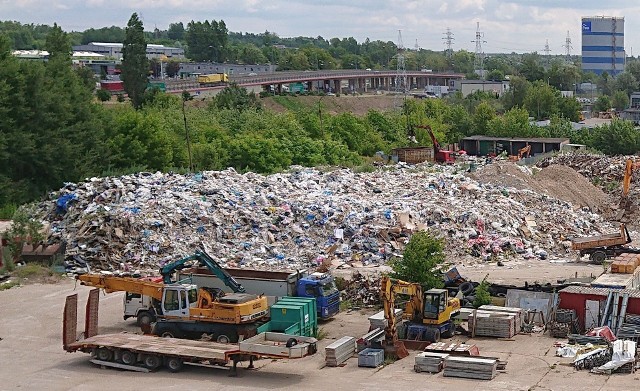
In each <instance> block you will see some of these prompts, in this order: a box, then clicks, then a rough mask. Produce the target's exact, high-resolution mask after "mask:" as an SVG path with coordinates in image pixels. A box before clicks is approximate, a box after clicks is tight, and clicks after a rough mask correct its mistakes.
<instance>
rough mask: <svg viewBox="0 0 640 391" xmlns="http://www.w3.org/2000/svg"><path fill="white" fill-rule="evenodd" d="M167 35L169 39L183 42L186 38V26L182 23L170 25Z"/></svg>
mask: <svg viewBox="0 0 640 391" xmlns="http://www.w3.org/2000/svg"><path fill="white" fill-rule="evenodd" d="M167 35H168V37H169V39H173V40H176V41H181V40H182V39H183V38H184V25H183V24H182V22H178V23H170V24H169V30H168V31H167Z"/></svg>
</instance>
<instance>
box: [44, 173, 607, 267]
mask: <svg viewBox="0 0 640 391" xmlns="http://www.w3.org/2000/svg"><path fill="white" fill-rule="evenodd" d="M36 214H37V216H36V217H38V218H40V219H41V220H43V221H44V222H45V223H46V224H47V225H48V226H49V242H65V243H66V259H67V262H68V263H67V266H68V270H69V271H73V272H83V271H85V270H86V269H89V270H91V271H97V270H108V271H127V272H133V271H140V272H142V273H143V274H144V273H145V272H156V271H157V268H158V266H161V265H163V264H164V263H166V262H169V261H173V260H175V259H177V258H179V257H182V256H184V255H188V254H192V253H193V251H194V250H195V249H196V248H197V247H198V246H201V245H204V246H205V247H207V248H209V250H210V251H211V252H210V253H211V254H212V256H215V257H217V259H218V260H219V261H220V262H221V263H222V264H226V265H227V266H229V267H245V268H258V269H294V268H302V267H314V266H318V265H321V264H326V262H327V261H328V260H330V261H331V262H332V263H333V264H336V263H337V264H354V263H355V264H357V265H362V266H368V265H369V266H370V265H383V264H385V262H386V261H387V260H388V259H390V258H391V257H394V256H398V255H400V254H401V253H402V251H403V248H404V246H405V244H406V243H407V242H408V240H409V238H410V236H411V234H412V233H413V232H415V231H416V230H421V229H431V230H433V231H434V232H436V233H438V234H440V235H441V236H442V237H444V238H445V241H446V251H447V255H448V257H449V258H450V259H451V260H452V261H453V262H457V261H459V260H461V259H462V258H472V259H478V260H479V261H483V260H488V259H496V258H497V259H501V258H504V257H516V258H519V259H523V258H524V259H527V258H540V259H547V258H553V257H565V256H567V252H568V251H569V250H568V248H569V247H570V245H569V243H568V241H567V237H569V236H572V235H594V234H598V233H602V232H605V231H607V232H608V231H610V230H612V227H611V226H610V225H609V224H607V223H605V222H603V221H602V219H601V217H600V216H599V215H598V214H596V213H593V212H591V211H589V210H585V209H581V208H577V207H574V206H573V205H572V204H571V203H568V202H565V201H561V200H558V199H555V198H553V197H550V196H549V195H547V194H539V193H537V192H535V191H532V190H527V189H515V188H508V187H504V186H500V185H495V184H481V183H478V182H476V181H475V180H473V179H471V178H469V177H468V176H467V175H466V174H465V172H464V167H463V166H461V165H453V166H445V165H436V166H434V165H430V164H424V165H419V166H408V165H405V164H398V165H395V166H392V167H382V168H379V169H378V170H377V171H375V172H371V173H356V172H353V171H351V170H349V169H335V170H333V171H328V172H324V171H320V170H318V169H312V168H303V167H292V168H291V169H290V170H289V171H288V172H286V173H279V174H273V175H268V176H263V175H259V174H255V173H246V174H239V173H237V172H236V171H235V170H233V169H227V170H224V171H216V172H214V171H207V172H202V173H198V174H194V175H180V174H175V173H167V174H163V173H146V172H143V173H138V174H134V175H125V176H121V177H105V178H91V179H88V180H86V181H85V182H82V183H77V184H71V183H69V184H67V185H66V186H64V187H63V188H62V189H60V190H59V191H57V192H55V193H52V194H51V195H50V197H49V200H47V201H44V202H42V203H40V204H39V206H38V208H37V212H36Z"/></svg>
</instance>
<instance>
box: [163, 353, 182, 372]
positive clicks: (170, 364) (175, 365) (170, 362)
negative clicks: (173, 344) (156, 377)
mask: <svg viewBox="0 0 640 391" xmlns="http://www.w3.org/2000/svg"><path fill="white" fill-rule="evenodd" d="M165 366H166V367H167V369H168V370H170V371H171V372H174V373H175V372H180V371H181V370H182V367H183V366H184V363H183V362H182V359H181V358H180V357H169V358H167V362H166V363H165Z"/></svg>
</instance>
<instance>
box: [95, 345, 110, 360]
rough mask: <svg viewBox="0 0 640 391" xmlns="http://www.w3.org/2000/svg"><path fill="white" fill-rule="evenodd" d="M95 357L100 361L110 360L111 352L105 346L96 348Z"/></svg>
mask: <svg viewBox="0 0 640 391" xmlns="http://www.w3.org/2000/svg"><path fill="white" fill-rule="evenodd" d="M96 358H97V359H98V360H100V361H111V359H112V358H113V352H112V351H111V350H109V349H107V348H98V350H96Z"/></svg>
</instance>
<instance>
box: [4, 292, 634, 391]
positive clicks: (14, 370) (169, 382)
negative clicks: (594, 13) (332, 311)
mask: <svg viewBox="0 0 640 391" xmlns="http://www.w3.org/2000/svg"><path fill="white" fill-rule="evenodd" d="M88 291H89V288H87V287H84V286H79V285H78V286H75V284H74V282H73V281H71V280H64V281H62V282H61V283H59V284H55V285H44V284H34V285H27V286H23V287H17V288H12V289H9V290H5V291H1V292H0V338H2V340H0V379H1V380H0V390H104V389H111V390H118V391H121V390H151V389H153V390H174V389H175V390H181V391H182V390H201V389H202V390H205V389H212V388H215V389H216V390H256V389H278V390H300V389H308V390H316V389H317V390H320V389H323V390H325V389H331V390H365V389H366V390H382V389H384V390H389V389H391V390H396V389H397V390H402V389H404V390H410V389H416V388H419V389H423V390H442V391H448V390H452V391H453V390H553V391H562V390H567V391H568V390H571V391H575V390H579V389H584V390H616V391H619V390H631V389H635V388H636V387H637V385H638V380H639V377H638V376H637V375H635V374H631V375H629V374H626V375H625V374H616V375H612V376H604V375H593V374H589V373H587V372H585V371H580V372H578V371H575V370H574V369H573V368H572V367H571V366H570V365H568V364H569V363H570V362H571V359H563V358H557V357H555V356H554V351H555V349H554V348H553V343H554V339H552V338H549V337H548V336H546V335H537V334H535V335H517V336H516V337H515V338H514V340H513V341H511V340H509V341H505V340H497V339H487V338H485V339H475V340H472V341H470V342H471V343H475V344H476V345H478V347H479V349H480V353H481V354H482V355H486V356H497V357H500V358H501V359H504V360H507V361H508V365H507V370H506V371H504V372H500V373H499V374H498V376H497V377H496V378H495V379H494V380H492V381H478V380H466V379H458V378H445V377H443V376H442V374H441V373H440V374H434V375H430V374H426V373H415V372H414V371H413V356H414V355H415V352H411V353H412V355H411V356H410V357H407V358H405V359H403V360H399V361H397V362H395V363H392V364H390V365H387V366H384V367H381V368H378V369H370V368H359V367H358V366H357V359H356V358H351V359H349V360H348V361H347V365H346V366H344V367H338V368H324V354H323V352H324V347H325V346H326V345H328V344H329V343H331V342H333V341H334V340H335V339H338V338H340V337H342V336H345V335H351V336H356V337H358V336H361V335H362V334H364V333H366V332H367V330H368V321H367V315H369V313H361V312H359V311H353V312H350V313H342V314H340V315H339V316H338V317H337V318H336V319H334V320H332V321H330V322H327V323H324V324H322V325H321V328H322V329H323V330H324V331H325V332H326V333H328V337H327V338H325V339H323V340H321V341H320V350H319V352H318V353H317V354H316V355H315V356H312V357H306V358H303V359H299V360H278V361H275V360H260V361H258V362H257V367H258V368H257V369H256V370H251V371H249V370H244V369H241V370H240V371H239V373H240V375H239V377H237V378H231V377H228V376H227V375H228V372H227V371H226V370H221V369H220V370H219V369H211V368H200V367H185V369H184V370H183V371H182V372H180V373H177V374H172V373H170V372H168V371H166V370H160V371H158V372H155V373H136V372H128V371H121V370H115V369H100V368H99V367H97V366H94V365H93V364H91V363H90V362H89V355H88V354H85V353H66V352H64V351H63V350H62V342H61V334H62V324H61V322H62V308H63V305H64V298H65V297H66V296H67V295H68V294H71V293H73V292H78V293H79V299H80V301H79V307H80V313H79V314H78V319H79V322H81V320H82V319H84V314H83V309H84V303H85V302H86V297H87V293H88ZM100 325H101V327H100V332H101V333H109V332H119V331H122V330H126V331H129V332H137V331H138V329H137V328H136V327H135V326H134V324H133V320H128V321H123V320H122V294H121V293H112V294H108V295H102V294H101V300H100ZM79 328H80V329H82V325H80V327H79ZM456 338H457V339H459V340H466V338H465V337H456ZM244 365H245V366H246V364H244Z"/></svg>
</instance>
